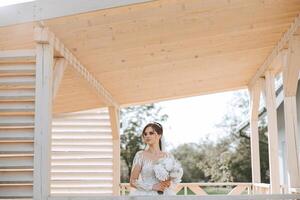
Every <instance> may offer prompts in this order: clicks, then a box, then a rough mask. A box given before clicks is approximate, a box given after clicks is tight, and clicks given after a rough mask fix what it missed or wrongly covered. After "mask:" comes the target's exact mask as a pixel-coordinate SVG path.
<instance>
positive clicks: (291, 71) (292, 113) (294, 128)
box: [283, 36, 300, 188]
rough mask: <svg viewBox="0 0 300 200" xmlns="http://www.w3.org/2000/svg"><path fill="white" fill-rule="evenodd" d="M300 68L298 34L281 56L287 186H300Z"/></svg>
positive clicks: (299, 39) (299, 37)
mask: <svg viewBox="0 0 300 200" xmlns="http://www.w3.org/2000/svg"><path fill="white" fill-rule="evenodd" d="M299 68H300V36H294V37H293V38H292V39H291V40H290V43H289V50H288V54H287V56H285V57H283V88H284V120H285V140H286V155H287V167H288V175H289V179H288V180H289V183H288V186H289V188H300V163H299V149H298V148H299V138H298V134H299V133H298V123H297V103H296V94H297V86H298V76H299Z"/></svg>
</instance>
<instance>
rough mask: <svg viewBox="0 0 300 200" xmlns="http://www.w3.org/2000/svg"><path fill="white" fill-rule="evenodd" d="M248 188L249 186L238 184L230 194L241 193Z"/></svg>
mask: <svg viewBox="0 0 300 200" xmlns="http://www.w3.org/2000/svg"><path fill="white" fill-rule="evenodd" d="M246 189H247V186H245V185H238V186H236V187H235V188H233V189H232V190H231V191H230V192H229V193H228V195H240V194H242V192H244V191H245V190H246Z"/></svg>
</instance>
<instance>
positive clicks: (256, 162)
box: [249, 79, 262, 183]
mask: <svg viewBox="0 0 300 200" xmlns="http://www.w3.org/2000/svg"><path fill="white" fill-rule="evenodd" d="M261 82H262V80H261V79H258V80H257V82H256V83H255V84H254V86H253V87H252V88H249V93H250V113H251V116H250V117H251V119H250V131H251V169H252V183H260V182H261V176H260V155H259V132H258V111H259V102H260V92H261V87H262V83H261Z"/></svg>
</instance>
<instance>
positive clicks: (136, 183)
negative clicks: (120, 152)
mask: <svg viewBox="0 0 300 200" xmlns="http://www.w3.org/2000/svg"><path fill="white" fill-rule="evenodd" d="M142 166H143V155H142V151H139V152H137V153H136V155H135V156H134V159H133V163H132V171H131V173H132V174H133V173H134V170H136V169H138V170H139V171H141V170H142ZM139 173H140V172H139ZM131 185H132V186H133V187H135V188H137V189H138V190H144V191H151V190H152V187H153V184H149V183H147V182H145V181H143V180H142V179H141V178H139V174H138V176H134V177H132V179H131Z"/></svg>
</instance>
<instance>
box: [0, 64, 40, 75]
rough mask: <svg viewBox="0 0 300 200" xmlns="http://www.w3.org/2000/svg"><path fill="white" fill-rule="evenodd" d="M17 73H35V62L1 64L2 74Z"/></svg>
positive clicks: (0, 70)
mask: <svg viewBox="0 0 300 200" xmlns="http://www.w3.org/2000/svg"><path fill="white" fill-rule="evenodd" d="M11 74H12V75H16V74H23V75H24V74H27V75H30V74H35V64H32V63H28V64H26V63H25V64H21V63H20V64H16V63H13V64H7V63H5V64H0V76H3V75H11Z"/></svg>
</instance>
